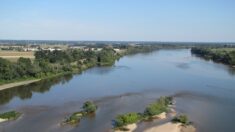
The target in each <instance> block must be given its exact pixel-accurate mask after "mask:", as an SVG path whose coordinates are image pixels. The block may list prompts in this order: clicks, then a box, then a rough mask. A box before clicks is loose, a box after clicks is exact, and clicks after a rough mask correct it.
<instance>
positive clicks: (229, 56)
mask: <svg viewBox="0 0 235 132" xmlns="http://www.w3.org/2000/svg"><path fill="white" fill-rule="evenodd" d="M191 52H192V54H195V55H197V56H199V57H202V58H204V59H207V60H213V61H214V62H219V63H223V64H226V65H230V66H233V67H234V66H235V48H231V47H194V48H192V49H191Z"/></svg>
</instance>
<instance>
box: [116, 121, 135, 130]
mask: <svg viewBox="0 0 235 132" xmlns="http://www.w3.org/2000/svg"><path fill="white" fill-rule="evenodd" d="M124 128H126V129H128V131H125V132H133V131H134V130H135V129H136V128H137V124H136V123H135V124H130V125H127V126H125V127H124ZM115 132H124V131H120V130H115Z"/></svg>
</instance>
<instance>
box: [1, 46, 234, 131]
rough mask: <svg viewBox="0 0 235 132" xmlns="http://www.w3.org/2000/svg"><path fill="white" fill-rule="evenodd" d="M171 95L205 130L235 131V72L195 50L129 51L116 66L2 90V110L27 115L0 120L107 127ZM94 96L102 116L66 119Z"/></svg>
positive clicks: (12, 125) (21, 127) (38, 126)
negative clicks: (121, 116) (72, 122)
mask: <svg viewBox="0 0 235 132" xmlns="http://www.w3.org/2000/svg"><path fill="white" fill-rule="evenodd" d="M165 95H171V96H174V97H175V100H176V110H177V112H179V113H184V114H187V115H188V116H189V119H190V120H191V121H192V122H193V123H194V125H195V126H196V128H197V129H198V131H199V132H235V124H234V123H235V113H234V112H235V71H234V70H233V69H231V68H229V67H227V66H224V65H222V64H216V63H213V62H210V61H205V60H203V59H200V58H197V57H195V56H193V55H191V53H190V49H176V50H159V51H155V52H152V53H148V54H136V55H132V56H125V57H123V58H121V59H120V60H119V61H117V62H116V63H115V65H114V66H112V67H95V68H91V69H89V70H87V71H84V72H83V73H82V74H78V75H68V76H64V77H59V78H54V79H50V80H44V81H41V82H37V83H34V84H30V85H27V86H21V87H16V88H12V89H6V90H3V91H0V112H5V111H9V110H17V111H20V112H22V113H23V116H22V117H21V118H20V119H18V120H16V121H12V122H5V123H1V124H0V131H1V132H2V131H4V132H8V131H9V132H52V131H56V132H60V131H62V132H64V131H66V132H67V131H71V132H76V131H82V132H106V131H109V130H110V129H111V128H112V119H114V117H115V116H116V115H117V114H122V113H126V112H143V111H144V108H145V107H146V105H147V104H148V103H150V102H152V101H154V100H156V99H157V98H159V97H160V96H165ZM86 100H93V101H94V102H95V103H96V104H97V105H98V110H97V113H96V116H94V117H89V118H85V119H83V120H82V121H81V122H80V123H79V124H78V125H77V126H70V125H65V126H61V125H60V123H61V122H62V121H63V120H64V118H65V117H66V116H68V115H70V114H71V113H73V112H76V111H79V110H80V108H81V106H82V103H83V102H84V101H86Z"/></svg>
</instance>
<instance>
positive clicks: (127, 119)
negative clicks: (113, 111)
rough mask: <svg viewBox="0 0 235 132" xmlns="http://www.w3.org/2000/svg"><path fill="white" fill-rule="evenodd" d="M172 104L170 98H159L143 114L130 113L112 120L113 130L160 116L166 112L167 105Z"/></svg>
mask: <svg viewBox="0 0 235 132" xmlns="http://www.w3.org/2000/svg"><path fill="white" fill-rule="evenodd" d="M172 102H173V98H172V97H160V98H159V99H158V100H157V101H155V102H153V103H151V104H149V105H148V106H147V108H146V109H145V111H144V113H135V112H131V113H127V114H123V115H118V116H116V118H115V119H114V128H115V129H119V130H121V129H124V126H126V125H128V124H132V123H136V122H139V121H142V120H143V119H149V118H151V117H153V116H155V115H158V114H161V113H162V112H167V111H168V108H169V105H171V104H172Z"/></svg>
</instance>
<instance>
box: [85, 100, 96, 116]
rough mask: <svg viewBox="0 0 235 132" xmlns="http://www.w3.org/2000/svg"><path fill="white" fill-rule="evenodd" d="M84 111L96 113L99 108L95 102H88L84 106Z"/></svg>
mask: <svg viewBox="0 0 235 132" xmlns="http://www.w3.org/2000/svg"><path fill="white" fill-rule="evenodd" d="M82 109H83V112H85V113H94V112H95V111H96V109H97V106H96V105H95V104H94V103H93V102H91V101H87V102H85V103H84V104H83V106H82Z"/></svg>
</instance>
